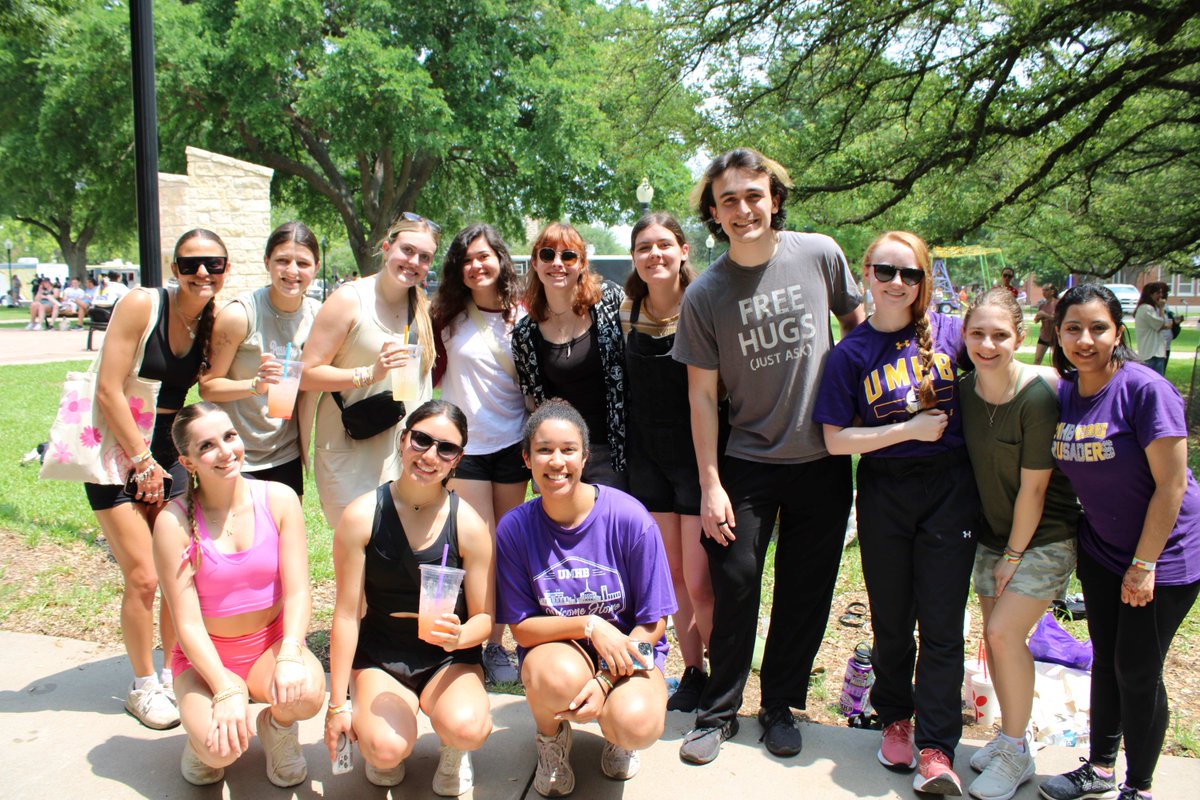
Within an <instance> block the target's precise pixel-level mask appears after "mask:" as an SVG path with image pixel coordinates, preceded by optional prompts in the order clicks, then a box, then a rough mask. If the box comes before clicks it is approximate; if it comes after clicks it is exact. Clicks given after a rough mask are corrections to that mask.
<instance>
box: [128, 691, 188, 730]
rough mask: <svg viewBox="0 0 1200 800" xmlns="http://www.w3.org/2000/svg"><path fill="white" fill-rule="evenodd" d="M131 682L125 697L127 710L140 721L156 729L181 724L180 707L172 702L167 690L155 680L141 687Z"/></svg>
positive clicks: (165, 728)
mask: <svg viewBox="0 0 1200 800" xmlns="http://www.w3.org/2000/svg"><path fill="white" fill-rule="evenodd" d="M133 687H134V684H132V683H131V684H129V694H128V695H126V697H125V710H126V711H128V712H129V713H130V714H132V715H133V716H135V717H137V720H138V722H140V723H142V724H143V725H145V726H146V727H147V728H153V729H154V730H156V731H165V730H167V729H168V728H174V727H175V726H176V725H178V724H179V709H178V708H176V707H175V704H174V703H173V702H171V698H170V696H168V695H167V690H166V689H165V688H163V685H162V684H161V683H158V682H157V681H155V682H154V683H149V684H146V685H145V686H143V687H142V688H141V689H135V688H133Z"/></svg>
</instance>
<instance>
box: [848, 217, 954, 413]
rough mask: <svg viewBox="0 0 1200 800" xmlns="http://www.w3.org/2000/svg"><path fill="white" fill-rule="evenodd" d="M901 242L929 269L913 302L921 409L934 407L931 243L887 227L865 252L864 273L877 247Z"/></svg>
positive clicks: (935, 399)
mask: <svg viewBox="0 0 1200 800" xmlns="http://www.w3.org/2000/svg"><path fill="white" fill-rule="evenodd" d="M888 241H891V242H898V243H900V244H902V245H904V246H905V247H907V248H908V249H909V250H911V251H912V253H913V259H914V260H915V261H916V262H917V266H918V267H920V268H921V270H922V271H923V272H924V273H925V279H924V280H923V281H921V285H920V287H919V288H918V290H917V296H916V299H914V300H913V304H912V315H913V328H914V329H915V332H916V334H917V356H918V358H919V359H920V365H921V380H920V382H919V383H918V384H917V401H918V402H919V403H920V405H921V409H922V410H925V409H927V408H933V407H934V406H935V405H937V390H936V389H934V388H933V354H934V352H935V350H934V345H933V331H932V329H931V328H930V325H929V303H930V300H931V299H932V298H933V277H932V275H931V274H930V272H929V265H930V257H929V245H927V244H925V241H924V240H923V239H922V238H921V237H920V236H917V235H916V234H915V233H910V232H909V231H887V232H886V233H881V234H880V235H879V237H878V238H877V239H876V240H875V241H873V242H871V246H870V247H868V248H867V250H866V252H865V253H864V254H863V261H862V266H863V274H864V275H865V274H866V268H867V267H868V266H870V265H871V263H872V262H873V261H874V259H873V258H872V255H873V254H874V252H875V249H876V248H877V247H879V245H881V244H883V243H884V242H888Z"/></svg>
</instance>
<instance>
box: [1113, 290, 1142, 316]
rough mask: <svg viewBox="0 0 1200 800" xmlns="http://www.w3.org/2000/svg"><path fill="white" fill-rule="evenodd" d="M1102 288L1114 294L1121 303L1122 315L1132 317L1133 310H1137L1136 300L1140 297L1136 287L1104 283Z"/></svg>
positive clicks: (1140, 294)
mask: <svg viewBox="0 0 1200 800" xmlns="http://www.w3.org/2000/svg"><path fill="white" fill-rule="evenodd" d="M1104 288H1105V289H1108V290H1109V291H1111V292H1112V293H1113V294H1115V295H1116V296H1117V299H1118V300H1120V301H1121V311H1122V313H1125V314H1129V315H1130V316H1132V315H1133V310H1134V309H1135V308H1137V302H1138V298H1139V297H1141V296H1142V293H1141V292H1139V291H1138V288H1137V287H1136V286H1133V285H1131V284H1128V283H1106V284H1104Z"/></svg>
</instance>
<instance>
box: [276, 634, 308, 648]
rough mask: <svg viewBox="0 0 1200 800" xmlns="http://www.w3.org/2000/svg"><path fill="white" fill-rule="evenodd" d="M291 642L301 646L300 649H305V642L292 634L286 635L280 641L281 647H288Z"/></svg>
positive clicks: (298, 646)
mask: <svg viewBox="0 0 1200 800" xmlns="http://www.w3.org/2000/svg"><path fill="white" fill-rule="evenodd" d="M289 644H290V645H293V646H294V647H297V648H299V649H300V650H303V649H304V642H303V641H301V640H300V639H296V638H293V637H291V636H285V637H283V639H281V640H280V642H279V646H280V647H287V646H288V645H289Z"/></svg>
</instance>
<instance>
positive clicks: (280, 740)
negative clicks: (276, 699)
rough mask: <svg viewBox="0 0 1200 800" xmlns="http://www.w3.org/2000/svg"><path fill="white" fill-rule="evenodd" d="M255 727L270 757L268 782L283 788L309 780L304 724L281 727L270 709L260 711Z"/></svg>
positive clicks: (297, 723) (268, 757)
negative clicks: (302, 740) (302, 744)
mask: <svg viewBox="0 0 1200 800" xmlns="http://www.w3.org/2000/svg"><path fill="white" fill-rule="evenodd" d="M254 727H255V728H256V729H257V730H258V738H259V739H261V740H262V746H263V750H264V751H265V752H266V754H267V780H269V781H270V782H271V783H273V784H275V785H276V786H278V787H280V788H281V789H286V788H287V787H289V786H295V785H296V784H298V783H301V782H303V780H304V779H305V778H307V777H308V763H307V762H306V761H305V760H304V753H302V752H301V751H300V723H299V722H293V723H292V724H291V725H289V726H287V727H286V728H280V727H279V726H278V725H277V724H276V723H275V720H274V719H273V718H272V717H271V708H270V706H268V707H267V708H264V709H263V710H262V711H261V712H259V714H258V720H257V721H256V722H255V724H254Z"/></svg>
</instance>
